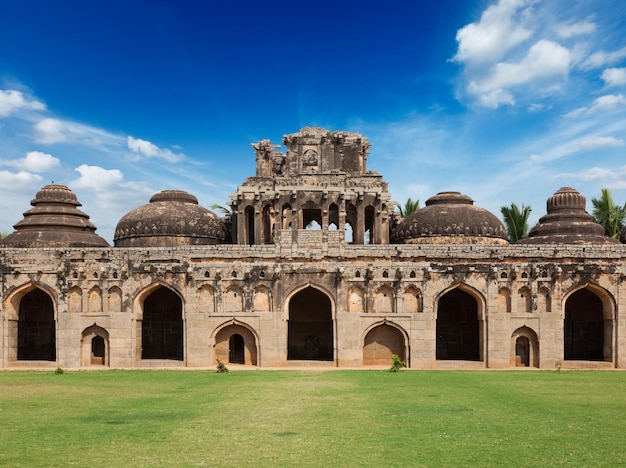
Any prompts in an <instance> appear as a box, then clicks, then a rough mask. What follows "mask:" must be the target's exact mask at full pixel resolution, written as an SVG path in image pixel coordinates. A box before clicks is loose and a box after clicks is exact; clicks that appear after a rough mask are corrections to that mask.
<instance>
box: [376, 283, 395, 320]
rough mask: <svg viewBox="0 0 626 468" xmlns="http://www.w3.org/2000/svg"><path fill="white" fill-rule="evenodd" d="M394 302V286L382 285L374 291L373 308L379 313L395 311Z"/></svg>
mask: <svg viewBox="0 0 626 468" xmlns="http://www.w3.org/2000/svg"><path fill="white" fill-rule="evenodd" d="M394 302H395V301H394V291H393V288H391V287H390V286H387V285H383V286H380V287H379V288H378V289H377V290H376V292H375V293H374V300H373V310H374V312H375V313H377V314H392V313H394V312H395V309H394Z"/></svg>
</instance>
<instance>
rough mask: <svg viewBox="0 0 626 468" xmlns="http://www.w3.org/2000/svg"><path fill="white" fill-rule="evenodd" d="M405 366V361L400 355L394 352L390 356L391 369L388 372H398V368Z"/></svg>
mask: <svg viewBox="0 0 626 468" xmlns="http://www.w3.org/2000/svg"><path fill="white" fill-rule="evenodd" d="M403 367H406V362H405V361H403V360H402V359H400V356H398V355H397V354H394V355H393V356H391V369H389V372H400V369H402V368H403Z"/></svg>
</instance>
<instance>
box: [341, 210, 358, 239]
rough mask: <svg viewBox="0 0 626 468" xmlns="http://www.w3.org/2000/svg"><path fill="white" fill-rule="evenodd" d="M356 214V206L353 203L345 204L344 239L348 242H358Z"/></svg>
mask: <svg viewBox="0 0 626 468" xmlns="http://www.w3.org/2000/svg"><path fill="white" fill-rule="evenodd" d="M358 220H359V217H358V214H357V209H356V206H354V204H353V203H348V205H347V206H346V221H345V226H344V231H345V241H346V242H348V243H350V244H358V243H359V239H358V238H357V237H358V229H357V226H358V225H359V224H358Z"/></svg>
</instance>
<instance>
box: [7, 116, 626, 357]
mask: <svg viewBox="0 0 626 468" xmlns="http://www.w3.org/2000/svg"><path fill="white" fill-rule="evenodd" d="M283 143H284V144H285V146H286V148H287V152H286V153H284V154H283V153H281V152H278V151H276V150H277V148H278V147H277V145H273V144H272V143H271V142H269V141H267V140H264V141H261V142H259V143H257V144H254V145H253V147H254V150H255V153H256V160H257V173H256V176H254V177H250V178H248V179H247V180H246V181H245V182H244V183H243V184H242V185H241V186H240V187H239V188H238V190H237V193H235V194H233V195H232V213H231V214H230V216H229V217H227V219H226V220H225V221H226V223H224V224H221V223H222V221H220V220H219V219H218V218H217V217H215V216H214V215H212V214H211V213H207V211H208V210H205V209H203V208H201V207H199V206H197V200H195V197H193V196H191V195H189V194H185V192H180V191H167V192H166V193H165V192H161V194H157V195H158V196H155V197H156V198H155V197H153V200H154V202H153V203H158V204H159V205H158V207H157V206H156V205H154V206H149V205H153V203H151V204H149V205H146V206H147V207H148V208H145V209H144V210H143V211H142V208H144V207H141V208H138V209H136V210H133V211H131V213H129V214H132V216H128V215H127V216H125V217H124V218H122V220H121V221H120V225H118V228H119V229H118V230H116V245H115V246H114V247H110V246H107V245H106V242H105V243H104V244H102V242H101V241H102V239H101V238H99V237H97V236H96V235H95V233H94V231H95V228H93V227H92V225H91V224H90V223H89V222H88V221H87V218H88V217H86V215H85V214H84V213H82V212H78V210H76V212H74V211H71V209H70V208H71V207H69V205H67V204H68V203H69V204H71V205H72V206H73V207H74V208H72V209H75V207H76V206H79V204H78V202H77V200H76V198H75V196H74V197H73V198H72V196H69V194H68V191H69V189H68V191H66V190H65V189H66V188H63V186H60V187H59V186H56V185H55V187H52V188H50V189H48V188H45V187H44V189H42V191H41V192H40V193H39V194H38V197H36V198H35V200H33V204H34V206H35V208H37V206H39V207H41V203H40V202H41V199H46V200H48V201H49V202H50V203H52V206H55V207H56V208H55V210H56V211H59V210H60V211H64V212H66V213H65V216H66V218H67V219H66V220H65V221H63V220H61V221H59V220H58V219H55V220H53V221H54V222H50V223H48V222H47V221H46V218H45V216H47V214H46V213H45V212H44V211H45V210H44V211H42V212H41V213H40V214H39V215H38V216H40V218H37V219H38V221H37V223H32V222H31V223H30V224H28V225H27V226H26V227H24V223H21V224H20V223H18V224H16V232H15V233H14V234H12V235H11V236H9V237H7V238H6V239H5V244H4V247H3V248H2V249H1V250H0V281H1V291H2V302H1V307H2V310H1V316H2V321H1V322H0V368H4V369H7V368H9V369H10V368H18V367H33V368H46V367H49V368H55V367H57V366H60V367H62V368H67V369H70V368H146V367H191V368H194V367H195V368H206V367H214V366H215V363H216V359H221V360H222V361H223V362H225V363H227V364H245V365H251V366H258V367H261V368H264V367H265V368H267V367H289V366H303V365H316V366H336V367H370V366H387V367H388V366H389V365H390V364H391V355H392V354H398V355H400V357H401V358H403V359H405V360H406V361H407V364H408V366H409V367H411V368H426V369H433V368H447V369H449V368H454V369H466V368H500V369H501V368H511V367H519V366H525V367H536V368H546V369H553V368H555V367H556V366H563V367H569V368H619V367H623V366H624V362H625V359H626V351H625V350H626V321H625V320H624V318H623V317H622V316H621V314H620V311H621V310H626V286H625V285H624V282H623V278H624V277H626V271H623V270H624V268H623V265H624V261H625V259H626V247H625V246H624V245H622V244H620V243H618V242H613V241H611V240H609V239H608V238H604V237H603V236H602V235H601V234H598V232H597V229H596V228H595V227H593V226H591V225H590V224H589V223H592V221H591V220H590V219H589V218H588V217H586V216H584V215H583V212H584V198H582V211H581V198H580V197H582V196H581V195H580V194H578V192H575V191H573V189H567V190H564V191H563V190H562V191H559V192H557V194H555V196H554V197H552V198H551V199H550V200H549V201H548V205H547V206H548V215H549V216H548V215H546V217H544V218H546V219H547V221H546V223H551V224H550V225H549V229H548V228H541V227H539V228H538V229H535V230H534V231H533V232H535V233H537V235H536V236H535V237H533V238H530V239H529V241H527V242H526V243H517V244H508V243H507V242H506V241H505V240H504V239H503V232H502V231H501V229H502V227H501V225H500V223H499V221H498V220H497V218H495V217H494V216H493V215H491V214H490V213H487V212H485V210H482V209H480V208H478V207H475V206H473V202H472V201H471V199H470V198H469V197H467V196H465V195H461V194H454V193H444V194H439V195H436V196H435V197H433V199H431V200H430V203H428V202H427V208H424V209H423V210H420V211H421V212H422V213H421V214H420V215H417V214H415V216H412V217H411V216H410V217H407V219H405V220H404V221H401V222H399V223H398V224H397V225H396V222H395V218H394V214H393V204H392V202H391V201H390V195H389V193H388V191H387V184H386V183H385V182H384V181H383V179H382V177H381V176H380V175H379V174H376V173H374V172H368V171H367V169H366V159H367V154H368V150H369V147H370V145H369V143H368V142H367V140H366V139H365V138H363V137H361V136H360V135H358V134H356V133H350V132H329V131H326V130H322V129H317V128H308V127H307V128H304V129H302V130H301V131H300V132H298V133H296V134H292V135H287V136H286V137H285V139H284V141H283ZM48 187H49V186H48ZM53 191H54V192H53ZM70 193H71V192H70ZM72 195H73V194H72ZM64 203H65V205H64ZM181 203H183V204H185V210H188V211H185V212H186V213H191V214H190V215H186V216H183V217H182V218H184V222H183V221H180V222H171V220H172V219H174V218H175V213H177V212H180V211H181V205H180V204H181ZM451 205H454V209H452V208H451ZM59 207H60V208H59ZM463 207H466V208H465V209H463ZM157 208H158V209H157ZM68 210H69V211H68ZM138 210H139V212H138ZM31 211H32V210H31ZM53 211H54V210H53ZM68 213H69V214H68ZM194 213H195V214H194ZM418 213H419V212H418ZM559 213H563V214H564V215H563V216H560V215H559ZM194 216H197V217H198V219H202V222H194V219H195V218H194ZM30 217H31V218H32V216H30ZM77 217H79V218H80V219H81V220H82V221H81V223H82V224H81V226H83V227H82V228H81V229H82V231H81V234H80V235H79V236H77V237H78V238H80V239H81V240H84V244H81V245H76V243H73V242H72V240H71V239H72V235H71V232H73V231H72V230H74V231H76V229H78V228H77V227H76V226H77V224H76V222H74V221H73V220H75V219H77ZM190 217H191V218H193V219H190ZM182 218H181V219H182ZM544 218H542V219H544ZM176 219H178V218H176ZM555 219H556V221H555ZM129 220H131V221H132V222H131V221H129ZM425 220H427V222H426V221H425ZM568 220H569V221H568ZM185 223H186V224H185ZM540 224H541V222H540ZM227 228H229V229H227ZM26 231H28V232H27V235H25V234H23V233H24V232H26ZM35 231H36V232H35ZM59 231H63V232H62V235H60V234H59ZM227 231H228V232H227ZM20 233H21V234H20ZM50 233H52V234H53V235H50V237H49V238H50V239H51V241H50V243H47V242H48V241H47V239H48V237H47V236H48V235H49V234H50ZM85 233H87V234H89V235H87V234H85ZM185 233H188V235H187V236H186V235H185ZM567 233H570V234H571V235H570V236H569V237H567V236H565V237H564V235H565V234H567ZM504 234H505V232H504ZM90 236H95V237H90ZM229 237H230V241H229ZM504 237H505V236H504ZM65 238H67V239H69V240H67V241H66V243H65V244H62V243H60V241H59V239H65ZM12 239H13V243H12ZM15 239H17V240H15ZM25 239H26V240H25ZM85 239H86V240H85ZM533 239H534V240H533ZM564 239H565V240H566V241H564ZM94 240H95V241H97V243H95V244H94V243H92V241H94ZM390 240H391V241H394V242H398V243H390ZM25 242H27V244H25ZM28 242H29V243H28Z"/></svg>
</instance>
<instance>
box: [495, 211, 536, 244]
mask: <svg viewBox="0 0 626 468" xmlns="http://www.w3.org/2000/svg"><path fill="white" fill-rule="evenodd" d="M531 211H532V208H531V207H530V206H525V205H524V204H523V203H522V208H521V209H520V208H519V207H518V206H517V205H516V204H515V203H511V206H502V207H500V212H501V213H502V217H503V218H504V224H506V230H507V231H508V232H509V241H510V242H517V241H518V240H520V239H523V238H524V237H528V216H529V215H530V212H531Z"/></svg>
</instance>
